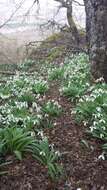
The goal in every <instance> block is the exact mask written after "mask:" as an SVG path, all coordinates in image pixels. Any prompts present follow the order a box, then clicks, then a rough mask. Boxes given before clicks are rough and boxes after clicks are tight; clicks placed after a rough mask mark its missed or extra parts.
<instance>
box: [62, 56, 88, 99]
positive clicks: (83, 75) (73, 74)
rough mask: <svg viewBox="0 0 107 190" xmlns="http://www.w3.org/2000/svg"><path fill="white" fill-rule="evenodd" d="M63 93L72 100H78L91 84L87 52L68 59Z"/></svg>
mask: <svg viewBox="0 0 107 190" xmlns="http://www.w3.org/2000/svg"><path fill="white" fill-rule="evenodd" d="M64 67H65V68H64V74H63V82H62V87H61V89H60V92H61V94H63V95H65V96H67V97H69V98H70V99H71V100H72V101H76V100H78V98H79V97H81V96H82V95H83V94H84V93H85V92H86V90H87V89H88V88H89V86H90V79H91V74H90V70H89V64H88V57H87V56H86V55H85V54H79V55H78V56H77V55H75V56H74V57H72V58H69V59H66V61H65V66H64Z"/></svg>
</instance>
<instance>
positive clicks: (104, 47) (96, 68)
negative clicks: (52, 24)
mask: <svg viewBox="0 0 107 190" xmlns="http://www.w3.org/2000/svg"><path fill="white" fill-rule="evenodd" d="M84 3H85V9H86V31H87V42H88V49H89V55H90V61H91V68H92V74H93V76H94V77H95V78H99V77H102V76H103V77H104V79H105V81H106V82H107V0H84Z"/></svg>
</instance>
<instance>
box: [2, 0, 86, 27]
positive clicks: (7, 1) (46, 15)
mask: <svg viewBox="0 0 107 190" xmlns="http://www.w3.org/2000/svg"><path fill="white" fill-rule="evenodd" d="M22 1H24V3H23V5H22V6H21V8H20V9H19V10H18V11H17V13H16V14H15V16H14V19H16V16H18V17H19V16H21V15H24V14H26V12H27V10H28V9H29V8H30V7H31V6H32V3H33V1H34V0H0V24H2V23H3V22H4V21H5V20H6V19H8V18H9V17H10V15H11V14H12V13H13V12H14V11H15V10H16V8H17V7H18V6H19V4H20V2H22ZM78 1H79V2H81V3H82V2H83V0H78ZM58 5H59V3H57V2H55V1H54V0H40V9H39V10H38V7H37V6H36V5H35V6H34V8H33V9H32V12H31V13H32V14H33V15H38V14H39V17H40V18H41V19H44V20H47V19H51V18H53V17H54V15H55V13H56V12H57V7H58ZM74 15H75V20H76V21H77V22H78V23H79V24H80V25H82V26H84V18H85V15H84V9H83V8H82V7H78V6H76V5H75V6H74ZM35 18H36V17H35ZM56 20H58V21H59V22H60V21H61V20H65V23H66V22H67V19H66V10H65V9H62V10H61V11H60V12H59V14H58V15H57V16H56Z"/></svg>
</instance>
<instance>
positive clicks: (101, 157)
mask: <svg viewBox="0 0 107 190" xmlns="http://www.w3.org/2000/svg"><path fill="white" fill-rule="evenodd" d="M100 159H102V160H105V156H104V152H103V153H102V154H101V155H99V157H98V160H100Z"/></svg>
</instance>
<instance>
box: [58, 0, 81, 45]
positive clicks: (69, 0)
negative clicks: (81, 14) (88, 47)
mask: <svg viewBox="0 0 107 190" xmlns="http://www.w3.org/2000/svg"><path fill="white" fill-rule="evenodd" d="M55 1H57V2H59V3H60V4H61V6H60V8H61V7H63V8H66V9H67V20H68V24H69V28H70V31H71V33H72V36H73V37H74V38H75V41H76V42H77V44H78V43H79V33H78V29H77V26H76V24H75V22H74V19H73V14H72V13H73V9H72V7H73V6H72V5H73V1H74V0H55Z"/></svg>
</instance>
